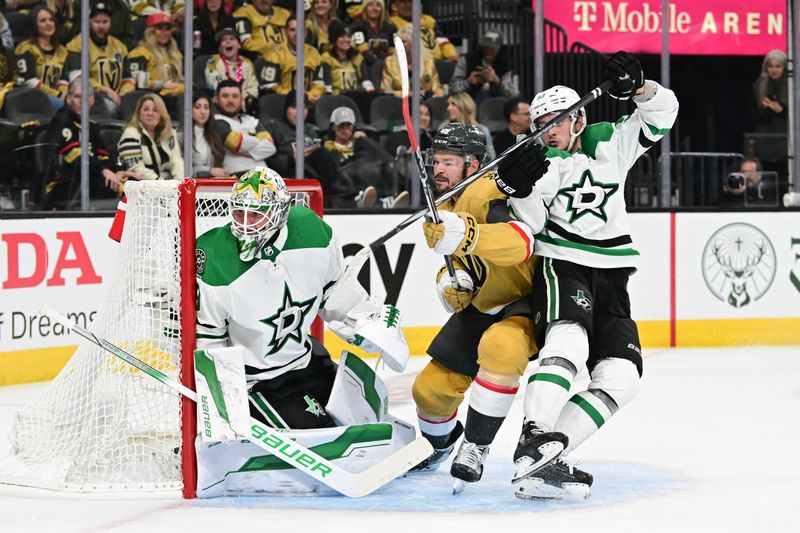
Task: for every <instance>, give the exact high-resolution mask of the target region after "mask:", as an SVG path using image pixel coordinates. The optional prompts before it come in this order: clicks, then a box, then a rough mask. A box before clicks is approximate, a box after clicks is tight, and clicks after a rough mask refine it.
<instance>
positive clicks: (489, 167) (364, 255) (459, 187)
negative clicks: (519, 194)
mask: <svg viewBox="0 0 800 533" xmlns="http://www.w3.org/2000/svg"><path fill="white" fill-rule="evenodd" d="M401 72H402V69H401ZM613 86H614V82H613V81H611V80H606V81H604V82H603V83H601V84H600V85H598V86H597V87H595V88H594V89H592V90H591V91H590V92H588V93H586V94H585V95H584V96H583V97H582V98H581V99H580V100H578V101H577V102H575V103H574V104H573V105H571V106H570V107H569V108H567V109H565V110H564V111H562V112H561V113H559V114H558V115H556V117H555V118H554V119H553V120H551V121H550V122H548V123H547V124H545V125H544V126H542V127H541V128H539V129H537V130H536V131H535V132H533V133H531V134H529V135H528V136H526V137H525V138H523V139H521V140H519V141H517V143H516V144H514V145H513V146H509V147H508V148H506V150H505V151H504V152H503V153H502V154H500V155H498V156H497V157H495V158H494V159H493V160H492V161H490V162H489V163H487V164H486V165H485V166H483V167H481V168H479V169H478V171H477V172H475V174H472V175H470V176H467V177H466V178H464V179H463V180H461V181H460V182H459V183H457V184H456V185H454V186H453V187H452V188H451V189H450V190H449V191H447V192H445V193H443V194H441V195H440V196H439V197H438V198H436V202H435V204H436V205H440V204H442V203H444V202H446V201H447V200H449V199H450V198H452V197H453V196H455V195H457V194H460V193H461V191H463V190H464V189H465V188H466V187H467V186H468V185H470V184H471V183H473V182H474V181H476V180H478V179H479V178H482V177H483V176H485V175H486V174H488V173H489V172H491V171H493V170H494V169H495V168H497V165H499V164H500V162H501V161H502V160H503V159H505V158H506V157H507V156H508V155H509V154H511V153H512V152H515V151H516V150H519V149H520V148H522V147H524V146H528V145H529V144H530V143H532V142H534V141H535V140H536V139H538V138H539V137H541V136H542V135H544V134H545V133H547V132H548V131H550V130H551V129H553V128H555V127H556V126H557V125H558V124H559V123H561V122H562V121H563V120H564V119H565V118H567V117H568V116H570V115H571V114H572V113H574V112H575V111H577V110H578V109H580V108H581V107H585V106H587V105H588V104H590V103H591V102H593V101H595V100H597V99H598V98H599V97H600V96H601V95H602V94H603V93H605V92H607V91H608V90H609V89H610V88H611V87H613ZM409 131H411V130H409ZM428 211H429V210H428V208H427V207H425V208H423V209H421V210H420V211H417V212H416V213H414V214H413V215H411V216H410V217H408V218H407V219H405V220H404V221H402V222H401V223H400V224H398V225H397V226H395V227H394V228H392V229H390V230H389V231H387V232H386V233H384V234H383V235H382V236H380V237H378V238H377V239H375V240H374V241H372V242H371V243H369V244H368V245H367V247H366V248H363V249H362V250H360V251H359V252H358V253H357V254H356V255H355V256H354V257H353V262H351V265H354V264H357V262H359V261H360V263H361V265H362V266H363V264H364V262H366V260H367V259H368V258H369V252H370V250H377V249H378V248H380V246H381V245H383V243H385V242H386V241H388V240H389V239H391V238H392V237H394V236H395V235H397V234H398V233H400V232H401V231H403V230H404V229H406V228H407V227H408V226H410V225H411V224H413V223H414V222H416V221H417V220H419V219H420V218H422V217H423V216H425V215H426V214H428ZM356 259H358V261H356ZM359 270H360V267H359Z"/></svg>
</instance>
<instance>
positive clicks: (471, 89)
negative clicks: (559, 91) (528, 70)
mask: <svg viewBox="0 0 800 533" xmlns="http://www.w3.org/2000/svg"><path fill="white" fill-rule="evenodd" d="M480 45H481V47H480V48H479V49H478V50H474V51H472V52H470V53H468V54H466V55H463V56H461V58H459V60H458V63H457V64H456V69H455V71H454V72H453V77H452V79H451V80H450V93H451V94H453V93H458V92H461V91H466V92H468V93H469V95H470V96H471V97H472V99H473V100H475V103H477V104H479V105H480V103H481V101H483V100H484V99H486V98H489V97H491V96H504V97H506V98H514V97H515V96H519V87H518V81H517V77H516V76H515V75H514V72H513V71H512V70H511V65H509V62H508V57H507V56H506V52H505V49H504V48H503V37H502V35H500V33H499V32H497V31H495V30H491V31H487V32H486V33H484V34H483V37H481V40H480Z"/></svg>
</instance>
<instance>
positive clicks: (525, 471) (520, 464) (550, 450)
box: [511, 441, 564, 483]
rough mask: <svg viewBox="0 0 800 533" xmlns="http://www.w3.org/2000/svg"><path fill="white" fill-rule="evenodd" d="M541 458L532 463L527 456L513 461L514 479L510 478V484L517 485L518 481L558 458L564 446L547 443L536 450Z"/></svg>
mask: <svg viewBox="0 0 800 533" xmlns="http://www.w3.org/2000/svg"><path fill="white" fill-rule="evenodd" d="M537 450H538V451H539V453H540V454H541V456H542V458H541V459H539V461H534V460H533V459H531V458H530V457H528V456H527V455H524V456H522V457H520V458H519V459H517V460H516V461H514V464H515V465H516V469H515V470H514V477H513V478H511V483H518V482H519V481H521V480H523V479H525V478H527V477H530V476H532V475H533V474H535V473H536V472H538V471H539V470H541V469H542V468H543V467H544V466H545V465H547V464H548V463H549V462H551V461H552V460H554V459H556V458H558V456H559V455H561V452H563V451H564V445H563V444H562V443H560V442H557V441H552V442H547V443H545V444H542V445H541V446H539V447H538V448H537Z"/></svg>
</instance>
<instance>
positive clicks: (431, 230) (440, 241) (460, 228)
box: [422, 211, 479, 257]
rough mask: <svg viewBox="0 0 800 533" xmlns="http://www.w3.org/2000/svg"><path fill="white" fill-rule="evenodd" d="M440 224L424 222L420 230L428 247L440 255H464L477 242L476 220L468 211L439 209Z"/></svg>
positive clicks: (468, 252) (471, 249)
mask: <svg viewBox="0 0 800 533" xmlns="http://www.w3.org/2000/svg"><path fill="white" fill-rule="evenodd" d="M439 217H440V218H441V220H442V222H441V224H434V223H433V222H424V223H423V224H422V231H423V232H424V233H425V241H426V242H427V243H428V248H432V249H433V251H434V252H436V253H437V254H442V255H451V254H455V255H457V256H461V257H463V256H465V255H468V254H471V253H472V251H473V250H474V249H475V244H476V243H477V242H478V233H479V231H478V222H477V221H476V220H475V217H474V216H472V215H470V214H469V213H451V212H450V211H439Z"/></svg>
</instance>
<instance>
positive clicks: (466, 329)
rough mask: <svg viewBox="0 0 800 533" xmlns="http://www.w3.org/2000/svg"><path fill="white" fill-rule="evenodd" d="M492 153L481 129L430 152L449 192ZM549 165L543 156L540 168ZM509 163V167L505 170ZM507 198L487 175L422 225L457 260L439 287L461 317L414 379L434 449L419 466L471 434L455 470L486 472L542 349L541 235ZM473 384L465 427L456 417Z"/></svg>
mask: <svg viewBox="0 0 800 533" xmlns="http://www.w3.org/2000/svg"><path fill="white" fill-rule="evenodd" d="M485 153H486V138H485V136H484V134H483V133H482V132H481V130H480V129H479V128H477V127H476V126H474V125H469V124H458V123H456V124H449V125H447V126H445V127H443V128H442V129H440V130H439V131H438V132H437V134H436V137H435V138H434V140H433V147H432V148H431V150H430V154H431V156H430V157H429V164H430V163H432V165H433V174H434V182H435V187H436V191H437V192H439V193H442V192H445V191H446V190H448V189H450V188H452V187H453V186H455V185H456V184H457V183H458V182H460V181H461V180H463V179H464V178H466V177H467V176H469V175H470V174H473V173H474V172H475V171H477V169H478V167H479V166H480V164H481V159H482V157H483V156H484V154H485ZM508 159H511V158H510V157H509V158H508ZM546 168H547V162H546V160H545V158H544V157H543V156H542V157H541V164H540V168H539V169H538V171H539V172H541V173H542V174H543V173H544V172H545V170H546ZM504 170H506V169H505V168H504V167H503V166H502V165H501V168H500V169H499V171H500V172H502V171H504ZM507 200H508V197H507V196H506V195H504V194H502V193H501V192H499V191H498V189H497V187H496V186H495V184H494V181H493V179H492V176H486V177H483V178H480V179H478V180H477V181H475V182H474V183H472V184H471V185H469V186H468V187H467V188H466V189H465V190H464V192H463V193H461V194H460V195H459V196H456V197H455V198H454V199H450V200H448V201H447V202H445V203H444V204H442V205H441V211H440V213H439V214H440V216H441V220H442V222H441V223H440V224H434V223H433V222H426V223H424V224H423V230H424V232H425V238H426V240H427V242H428V246H429V247H431V248H433V250H434V251H435V252H437V253H440V254H442V255H449V256H450V257H451V258H452V260H453V263H454V266H455V269H456V270H455V274H456V275H455V278H456V280H455V282H456V283H455V284H456V285H457V286H455V287H454V286H453V281H451V279H450V277H449V275H448V273H447V270H446V269H444V268H443V269H442V270H441V271H440V272H439V275H438V277H437V280H436V281H437V291H438V295H439V298H440V300H441V302H442V304H443V305H444V307H445V308H446V309H447V310H448V311H450V312H452V313H453V315H452V316H451V317H450V319H449V320H448V321H447V323H445V325H444V327H442V329H441V331H440V332H439V334H438V335H437V336H436V337H435V338H434V340H433V342H432V343H431V345H430V347H429V348H428V354H429V355H430V356H431V358H432V359H433V360H432V361H431V362H430V363H428V365H427V366H426V367H425V369H424V370H423V371H422V372H421V373H420V374H419V375H418V376H417V379H416V381H415V382H414V387H413V396H414V401H415V402H416V405H417V413H418V415H419V425H420V430H421V432H422V434H423V436H425V437H426V438H427V439H428V440H430V442H431V444H432V445H433V448H434V450H435V452H434V454H433V455H432V456H431V457H430V458H429V459H428V460H427V461H426V462H424V463H423V464H421V465H419V466H418V469H420V470H426V469H435V468H437V467H438V466H439V464H441V463H442V462H443V461H444V460H445V459H446V458H447V457H448V456H449V455H450V453H451V452H452V450H453V447H454V445H455V442H456V440H457V439H458V437H459V436H460V434H461V432H462V431H463V432H464V441H463V442H462V444H461V448H460V449H459V451H458V454H457V455H456V457H455V459H454V460H453V464H452V466H451V469H450V473H451V475H453V476H454V477H456V478H457V479H460V480H463V481H468V482H474V481H478V480H479V479H480V478H481V475H482V473H483V462H484V460H485V458H486V455H487V454H488V452H489V445H490V444H491V443H492V441H493V440H494V437H495V435H496V434H497V431H498V430H499V429H500V425H501V424H502V423H503V420H504V419H505V417H506V415H507V414H508V410H509V409H510V407H511V404H512V402H513V401H514V395H515V394H516V392H517V389H518V387H519V380H520V377H521V376H522V374H523V373H524V371H525V368H526V367H527V365H528V360H529V358H530V357H531V356H533V355H534V354H535V353H536V345H535V343H534V341H533V336H532V335H533V330H532V328H533V316H532V314H531V303H530V292H531V280H532V277H533V269H534V261H535V260H534V259H533V258H532V255H533V242H534V239H533V234H532V232H531V230H530V228H529V227H528V226H527V225H526V224H523V223H521V222H519V221H517V220H515V219H514V218H513V217H512V215H511V213H510V212H509V209H508V206H507ZM470 386H472V394H471V397H470V402H469V411H468V414H467V419H466V425H465V427H463V428H462V426H461V424H460V422H457V421H456V415H457V410H458V406H459V405H460V404H461V402H462V400H463V399H464V393H465V392H466V390H467V389H468V388H469V387H470Z"/></svg>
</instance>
